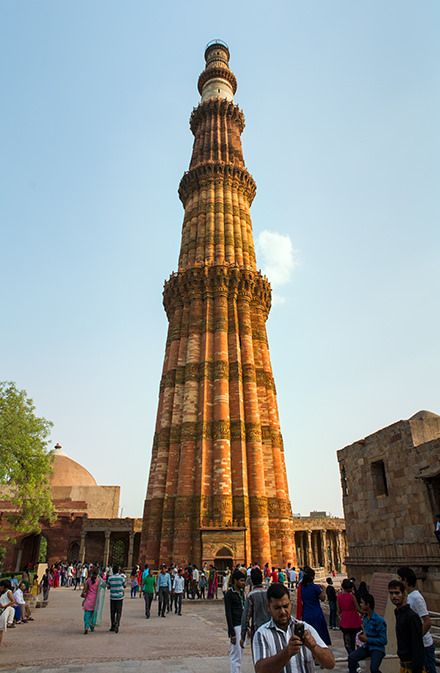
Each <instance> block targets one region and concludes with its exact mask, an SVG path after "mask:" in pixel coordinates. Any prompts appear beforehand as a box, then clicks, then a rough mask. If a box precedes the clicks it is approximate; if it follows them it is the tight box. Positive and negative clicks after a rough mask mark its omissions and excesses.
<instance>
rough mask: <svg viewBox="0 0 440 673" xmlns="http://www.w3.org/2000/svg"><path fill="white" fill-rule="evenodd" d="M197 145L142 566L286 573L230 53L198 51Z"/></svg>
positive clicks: (261, 312) (287, 530) (283, 508)
mask: <svg viewBox="0 0 440 673" xmlns="http://www.w3.org/2000/svg"><path fill="white" fill-rule="evenodd" d="M205 60H206V67H205V69H204V71H203V72H202V74H201V75H200V77H199V80H198V89H199V92H200V95H201V101H200V104H199V105H198V107H197V108H195V109H194V110H193V113H192V115H191V120H190V127H191V131H192V133H193V135H194V145H193V152H192V157H191V161H190V165H189V170H188V171H187V172H186V173H185V174H184V176H183V178H182V180H181V182H180V186H179V196H180V199H181V201H182V204H183V207H184V211H185V213H184V218H183V227H182V239H181V248H180V256H179V264H178V272H177V273H173V274H172V275H171V277H170V279H169V280H168V281H167V282H166V283H165V288H164V294H163V301H164V307H165V311H166V314H167V318H168V321H169V329H168V337H167V342H166V349H165V359H164V366H163V374H162V379H161V382H160V393H159V404H158V412H157V423H156V431H155V435H154V440H153V449H152V458H151V467H150V476H149V482H148V489H147V495H146V500H145V509H144V524H143V531H142V541H141V558H142V559H145V560H146V561H148V562H149V563H150V564H152V565H157V564H158V563H159V561H161V560H162V559H170V558H173V559H175V560H178V561H182V562H184V561H193V562H196V563H198V564H200V563H201V562H202V561H213V560H216V562H217V564H218V565H219V566H221V565H224V564H231V563H233V562H237V561H245V562H249V561H260V562H261V563H264V562H266V561H269V562H274V563H277V564H282V563H285V562H287V561H290V562H295V549H294V545H293V527H292V513H291V507H290V501H289V493H288V485H287V475H286V468H285V461H284V448H283V441H282V436H281V432H280V423H279V417H278V408H277V400H276V391H275V383H274V378H273V374H272V367H271V362H270V355H269V347H268V340H267V334H266V320H267V317H268V315H269V310H270V306H271V289H270V285H269V282H268V280H267V278H265V277H263V276H262V275H261V273H260V272H259V271H257V265H256V259H255V249H254V242H253V235H252V222H251V216H250V206H251V204H252V201H253V199H254V196H255V191H256V185H255V182H254V180H253V178H252V176H251V175H250V173H249V172H248V171H247V169H246V167H245V162H244V158H243V151H242V146H241V137H240V136H241V133H242V131H243V129H244V125H245V122H244V115H243V112H242V111H241V110H240V109H239V108H238V106H237V105H235V103H234V94H235V91H236V89H237V80H236V78H235V76H234V74H233V72H232V71H231V70H230V68H229V49H228V47H227V46H226V45H225V44H224V43H222V42H220V41H215V42H213V43H210V44H209V45H208V47H207V49H206V51H205Z"/></svg>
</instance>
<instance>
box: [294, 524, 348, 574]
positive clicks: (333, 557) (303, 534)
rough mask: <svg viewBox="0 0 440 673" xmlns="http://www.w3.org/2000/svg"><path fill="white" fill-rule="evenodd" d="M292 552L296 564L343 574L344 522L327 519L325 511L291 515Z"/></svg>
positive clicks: (344, 550)
mask: <svg viewBox="0 0 440 673" xmlns="http://www.w3.org/2000/svg"><path fill="white" fill-rule="evenodd" d="M293 528H294V530H295V538H294V539H295V550H296V558H297V562H298V565H299V566H301V567H303V566H306V565H308V566H311V567H312V568H323V569H325V570H326V571H331V570H336V572H344V571H345V556H346V553H347V549H346V545H347V542H346V536H345V521H344V519H342V518H340V517H333V516H327V514H326V512H310V516H294V517H293Z"/></svg>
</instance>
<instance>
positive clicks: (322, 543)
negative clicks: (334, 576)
mask: <svg viewBox="0 0 440 673" xmlns="http://www.w3.org/2000/svg"><path fill="white" fill-rule="evenodd" d="M325 537H326V536H325V530H320V531H319V543H320V546H321V559H322V566H323V567H324V568H325V569H327V545H326V541H325Z"/></svg>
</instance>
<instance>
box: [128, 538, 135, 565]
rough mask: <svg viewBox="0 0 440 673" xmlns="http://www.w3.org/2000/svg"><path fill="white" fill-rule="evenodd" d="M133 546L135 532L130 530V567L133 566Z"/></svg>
mask: <svg viewBox="0 0 440 673" xmlns="http://www.w3.org/2000/svg"><path fill="white" fill-rule="evenodd" d="M133 547H134V533H133V531H130V533H129V534H128V567H129V568H132V567H133Z"/></svg>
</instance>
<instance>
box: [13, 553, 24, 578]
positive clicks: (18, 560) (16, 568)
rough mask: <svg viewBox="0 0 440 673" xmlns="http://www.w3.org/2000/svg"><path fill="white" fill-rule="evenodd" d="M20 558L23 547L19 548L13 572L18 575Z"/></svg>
mask: <svg viewBox="0 0 440 673" xmlns="http://www.w3.org/2000/svg"><path fill="white" fill-rule="evenodd" d="M22 556H23V547H19V548H18V553H17V562H16V564H15V571H14V572H16V573H18V572H19V570H20V566H21V558H22Z"/></svg>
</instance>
